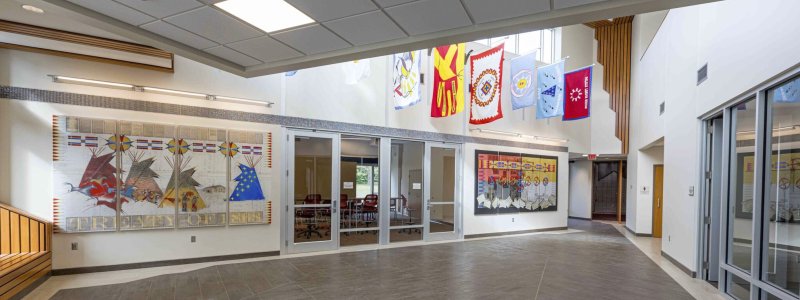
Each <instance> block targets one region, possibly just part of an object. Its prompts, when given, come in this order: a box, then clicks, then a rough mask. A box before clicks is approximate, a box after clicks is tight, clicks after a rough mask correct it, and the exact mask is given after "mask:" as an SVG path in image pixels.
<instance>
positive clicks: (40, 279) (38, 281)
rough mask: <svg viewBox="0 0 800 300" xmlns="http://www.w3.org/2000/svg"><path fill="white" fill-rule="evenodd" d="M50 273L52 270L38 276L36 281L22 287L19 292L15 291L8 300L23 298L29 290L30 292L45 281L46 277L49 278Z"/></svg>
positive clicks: (20, 299)
mask: <svg viewBox="0 0 800 300" xmlns="http://www.w3.org/2000/svg"><path fill="white" fill-rule="evenodd" d="M51 273H52V272H50V273H47V275H44V276H42V277H40V278H39V279H36V281H34V282H33V283H31V285H29V286H28V287H26V288H24V289H22V290H21V291H19V293H17V294H16V295H14V296H12V297H11V298H9V300H22V298H25V296H27V295H28V294H30V292H32V291H33V290H35V289H36V288H37V287H39V286H40V285H42V283H44V282H45V281H47V279H49V278H50V274H51Z"/></svg>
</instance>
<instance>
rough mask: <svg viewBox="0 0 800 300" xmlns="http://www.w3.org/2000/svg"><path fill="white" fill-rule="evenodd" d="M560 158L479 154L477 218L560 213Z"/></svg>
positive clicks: (476, 189) (477, 155) (476, 172)
mask: <svg viewBox="0 0 800 300" xmlns="http://www.w3.org/2000/svg"><path fill="white" fill-rule="evenodd" d="M557 179H558V158H557V157H552V156H540V155H531V154H525V153H505V152H496V151H483V150H476V151H475V214H476V215H490V214H504V213H518V212H535V211H556V210H558V206H557V205H558V188H557Z"/></svg>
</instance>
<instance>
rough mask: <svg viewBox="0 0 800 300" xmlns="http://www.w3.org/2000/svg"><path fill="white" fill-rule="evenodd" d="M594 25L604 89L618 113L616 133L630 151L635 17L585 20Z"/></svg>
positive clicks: (623, 146)
mask: <svg viewBox="0 0 800 300" xmlns="http://www.w3.org/2000/svg"><path fill="white" fill-rule="evenodd" d="M584 25H586V26H589V27H591V28H594V30H595V35H594V38H595V39H596V40H597V62H598V63H599V64H601V65H603V89H604V90H605V91H606V92H608V94H609V96H610V99H609V100H610V101H609V107H610V108H611V110H612V111H614V112H615V113H616V117H615V126H614V135H615V136H616V137H617V138H618V139H619V140H620V142H621V150H620V153H621V154H623V155H627V154H628V148H629V143H630V136H629V135H630V130H629V127H630V97H631V96H630V90H631V88H630V85H631V44H632V41H631V34H632V32H633V16H627V17H620V18H615V19H614V20H613V21H609V20H600V21H594V22H589V23H585V24H584Z"/></svg>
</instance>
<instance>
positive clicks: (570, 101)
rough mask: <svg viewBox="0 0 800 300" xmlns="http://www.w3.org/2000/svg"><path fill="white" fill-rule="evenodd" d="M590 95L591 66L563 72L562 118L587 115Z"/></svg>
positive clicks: (581, 117) (585, 116)
mask: <svg viewBox="0 0 800 300" xmlns="http://www.w3.org/2000/svg"><path fill="white" fill-rule="evenodd" d="M591 95H592V67H586V68H583V69H580V70H575V71H572V72H569V73H567V74H564V119H563V120H565V121H570V120H578V119H583V118H588V117H589V111H590V108H591V105H590V102H591Z"/></svg>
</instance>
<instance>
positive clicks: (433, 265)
mask: <svg viewBox="0 0 800 300" xmlns="http://www.w3.org/2000/svg"><path fill="white" fill-rule="evenodd" d="M570 227H571V229H570V230H565V231H561V232H553V233H539V234H527V235H517V236H507V237H499V238H482V239H474V240H468V241H457V242H446V243H434V244H427V245H424V246H421V245H417V246H406V247H383V248H381V249H379V250H374V249H368V250H364V249H358V248H356V249H347V250H340V251H335V252H331V253H326V254H314V255H289V256H282V257H278V258H269V259H251V260H242V261H236V262H220V263H207V264H194V265H184V266H170V267H161V268H150V269H140V270H127V271H116V272H105V273H92V274H81V275H69V276H56V277H52V278H51V279H50V280H48V281H47V282H45V283H44V284H43V285H42V286H40V287H39V288H38V289H37V290H35V291H34V292H32V293H31V294H30V295H28V297H26V299H47V298H50V297H51V296H52V299H347V298H359V299H375V298H383V299H386V298H408V299H411V298H440V299H475V298H487V297H493V298H496V297H501V298H504V299H583V298H589V299H692V298H697V299H722V297H721V296H720V295H719V294H718V293H717V292H716V290H715V289H714V288H713V287H712V286H711V285H708V284H707V283H705V282H703V281H700V280H696V279H692V278H689V276H687V275H686V274H685V273H683V272H681V271H680V270H679V269H677V267H675V266H673V265H672V264H671V263H670V262H668V261H666V260H665V259H661V257H660V255H658V253H659V252H660V243H655V242H650V241H648V239H649V240H654V241H655V240H656V239H652V238H641V237H635V236H632V235H630V233H627V232H626V231H625V230H624V228H623V229H621V230H620V227H621V226H619V225H609V224H603V223H598V222H587V221H579V220H570ZM629 235H630V236H629ZM656 246H658V248H659V249H656ZM348 250H349V251H348ZM653 254H655V256H654V255H653Z"/></svg>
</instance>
